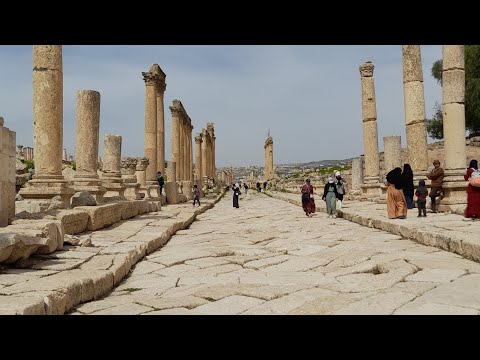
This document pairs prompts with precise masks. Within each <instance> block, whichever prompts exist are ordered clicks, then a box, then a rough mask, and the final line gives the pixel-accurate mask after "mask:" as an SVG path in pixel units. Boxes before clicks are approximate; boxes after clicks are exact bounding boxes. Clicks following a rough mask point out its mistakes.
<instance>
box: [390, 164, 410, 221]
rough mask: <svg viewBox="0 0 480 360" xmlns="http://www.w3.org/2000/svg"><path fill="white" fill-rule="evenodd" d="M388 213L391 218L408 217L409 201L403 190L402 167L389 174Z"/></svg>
mask: <svg viewBox="0 0 480 360" xmlns="http://www.w3.org/2000/svg"><path fill="white" fill-rule="evenodd" d="M387 214H388V218H389V219H405V218H406V217H407V202H406V201H405V196H404V195H403V191H402V169H400V168H398V167H397V168H395V169H393V170H392V171H390V172H389V173H388V174H387Z"/></svg>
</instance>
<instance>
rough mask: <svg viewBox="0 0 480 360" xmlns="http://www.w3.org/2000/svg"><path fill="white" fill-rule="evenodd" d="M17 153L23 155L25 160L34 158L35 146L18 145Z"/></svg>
mask: <svg viewBox="0 0 480 360" xmlns="http://www.w3.org/2000/svg"><path fill="white" fill-rule="evenodd" d="M16 155H17V156H19V157H23V158H24V159H25V160H29V161H31V160H33V148H31V147H24V146H23V145H17V152H16Z"/></svg>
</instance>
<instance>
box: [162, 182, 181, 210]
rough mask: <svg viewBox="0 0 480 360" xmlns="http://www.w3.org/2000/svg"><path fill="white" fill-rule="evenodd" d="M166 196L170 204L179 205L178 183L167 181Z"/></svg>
mask: <svg viewBox="0 0 480 360" xmlns="http://www.w3.org/2000/svg"><path fill="white" fill-rule="evenodd" d="M165 194H167V203H168V204H178V187H177V183H176V182H173V181H167V182H166V183H165Z"/></svg>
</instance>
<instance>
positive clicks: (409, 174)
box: [402, 164, 415, 209]
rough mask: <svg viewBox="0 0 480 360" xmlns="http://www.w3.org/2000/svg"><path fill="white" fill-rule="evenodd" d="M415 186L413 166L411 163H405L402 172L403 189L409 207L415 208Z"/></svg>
mask: <svg viewBox="0 0 480 360" xmlns="http://www.w3.org/2000/svg"><path fill="white" fill-rule="evenodd" d="M414 186H415V185H413V171H412V168H411V167H410V164H404V165H403V172H402V190H403V195H405V200H406V202H407V208H408V209H413V193H414V191H415V188H414Z"/></svg>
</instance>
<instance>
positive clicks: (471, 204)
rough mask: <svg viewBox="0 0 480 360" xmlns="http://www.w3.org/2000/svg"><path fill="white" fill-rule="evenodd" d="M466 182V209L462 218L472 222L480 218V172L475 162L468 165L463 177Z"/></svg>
mask: <svg viewBox="0 0 480 360" xmlns="http://www.w3.org/2000/svg"><path fill="white" fill-rule="evenodd" d="M463 178H464V179H465V180H466V181H468V185H467V207H466V208H465V212H464V216H465V217H466V218H472V219H473V220H476V219H479V218H480V171H479V170H478V163H477V160H472V161H470V165H469V167H468V169H467V171H466V173H465V175H463Z"/></svg>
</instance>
